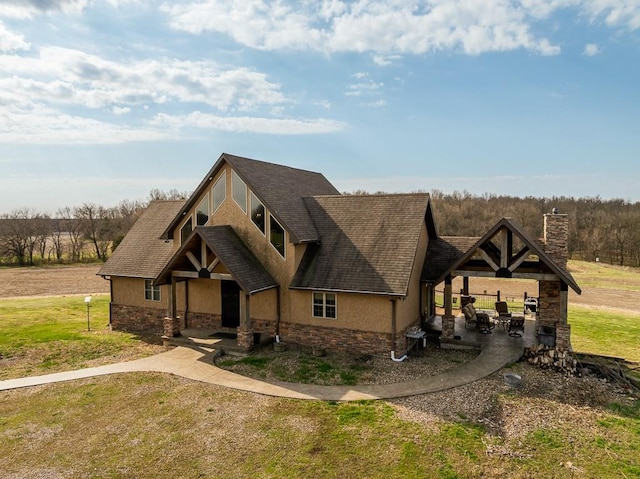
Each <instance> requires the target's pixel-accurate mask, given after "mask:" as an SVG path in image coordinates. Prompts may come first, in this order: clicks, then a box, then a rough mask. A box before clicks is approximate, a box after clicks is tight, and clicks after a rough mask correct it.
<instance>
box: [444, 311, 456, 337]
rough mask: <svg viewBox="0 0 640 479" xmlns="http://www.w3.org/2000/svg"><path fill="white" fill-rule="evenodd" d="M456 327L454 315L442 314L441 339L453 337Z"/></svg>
mask: <svg viewBox="0 0 640 479" xmlns="http://www.w3.org/2000/svg"><path fill="white" fill-rule="evenodd" d="M455 329H456V317H455V316H447V315H444V316H442V339H453V337H454V336H455Z"/></svg>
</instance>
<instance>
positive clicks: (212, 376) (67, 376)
mask: <svg viewBox="0 0 640 479" xmlns="http://www.w3.org/2000/svg"><path fill="white" fill-rule="evenodd" d="M527 336H528V335H527ZM527 336H525V337H523V338H512V337H509V336H508V335H507V334H506V332H504V331H502V330H500V331H498V330H497V328H496V330H495V331H494V334H490V335H486V336H483V335H478V338H477V340H478V342H480V343H481V346H482V350H481V352H480V354H479V355H478V357H477V358H476V359H474V360H473V361H470V362H468V363H466V364H464V365H462V366H460V367H459V368H455V369H452V370H450V371H446V372H444V373H442V374H438V375H435V376H425V377H422V378H418V379H414V380H412V381H406V382H401V383H393V384H375V385H374V384H370V385H360V386H318V385H313V384H298V383H286V382H265V381H260V380H257V379H252V378H248V377H245V376H241V375H239V374H235V373H232V372H229V371H226V370H223V369H220V368H218V367H216V366H215V365H214V364H213V357H214V355H215V351H214V350H211V349H209V348H189V347H182V346H179V347H176V348H174V349H171V350H169V351H167V352H164V353H161V354H158V355H155V356H151V357H148V358H143V359H138V360H135V361H128V362H123V363H116V364H110V365H106V366H98V367H94V368H87V369H79V370H77V371H67V372H61V373H55V374H47V375H44V376H33V377H26V378H19V379H9V380H6V381H0V391H2V390H9V389H17V388H23V387H29V386H37V385H41V384H50V383H56V382H62V381H72V380H74V379H83V378H89V377H94V376H104V375H107V374H118V373H128V372H161V373H168V374H174V375H176V376H181V377H184V378H188V379H193V380H195V381H201V382H205V383H210V384H217V385H220V386H225V387H228V388H233V389H239V390H242V391H249V392H253V393H258V394H264V395H268V396H279V397H286V398H294V399H320V400H333V401H355V400H362V399H391V398H398V397H405V396H413V395H417V394H426V393H432V392H437V391H443V390H445V389H451V388H455V387H457V386H462V385H464V384H469V383H471V382H473V381H476V380H478V379H481V378H483V377H485V376H488V375H490V374H492V373H494V372H496V371H498V370H500V369H502V368H503V367H505V366H507V365H509V364H511V363H514V362H516V361H518V359H520V357H521V356H522V353H523V351H524V347H525V345H529V338H528V337H527ZM410 360H411V359H410V358H409V361H410Z"/></svg>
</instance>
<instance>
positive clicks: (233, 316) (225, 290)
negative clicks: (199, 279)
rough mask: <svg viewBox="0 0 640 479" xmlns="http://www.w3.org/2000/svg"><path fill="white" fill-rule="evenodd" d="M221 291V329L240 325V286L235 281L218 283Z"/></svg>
mask: <svg viewBox="0 0 640 479" xmlns="http://www.w3.org/2000/svg"><path fill="white" fill-rule="evenodd" d="M220 287H221V290H222V327H223V328H237V327H238V326H239V325H240V286H238V283H236V282H235V281H220Z"/></svg>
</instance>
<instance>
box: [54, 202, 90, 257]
mask: <svg viewBox="0 0 640 479" xmlns="http://www.w3.org/2000/svg"><path fill="white" fill-rule="evenodd" d="M76 210H77V208H71V207H69V206H65V207H64V208H61V209H59V210H58V211H57V213H56V216H57V217H58V218H59V219H60V220H61V223H60V231H61V233H64V232H66V233H67V234H68V238H69V250H70V251H69V259H70V261H71V262H72V263H75V262H78V261H80V259H81V256H82V250H83V248H84V238H83V237H82V219H81V218H79V217H78V215H77V214H76Z"/></svg>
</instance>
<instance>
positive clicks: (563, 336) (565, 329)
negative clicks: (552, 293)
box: [556, 283, 572, 351]
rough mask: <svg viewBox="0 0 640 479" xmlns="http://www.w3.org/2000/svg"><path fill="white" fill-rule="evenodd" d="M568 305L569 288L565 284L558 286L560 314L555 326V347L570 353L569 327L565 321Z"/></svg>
mask: <svg viewBox="0 0 640 479" xmlns="http://www.w3.org/2000/svg"><path fill="white" fill-rule="evenodd" d="M568 304H569V287H568V286H567V284H566V283H562V284H561V285H560V314H559V316H560V317H559V318H558V319H559V320H558V324H556V347H557V348H558V349H562V350H564V351H571V349H572V348H571V325H570V324H569V323H568V320H567V316H568V315H567V309H568Z"/></svg>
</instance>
